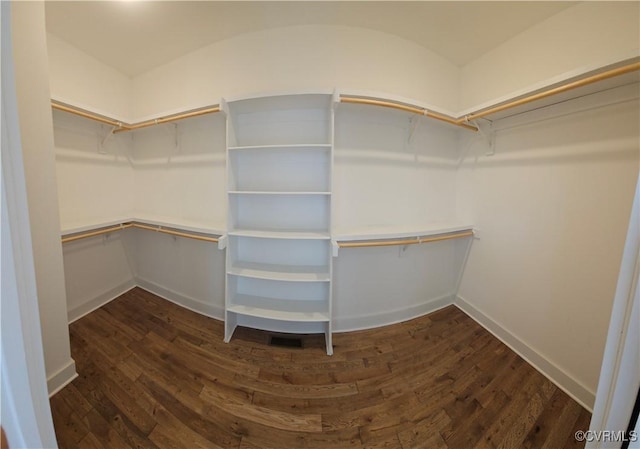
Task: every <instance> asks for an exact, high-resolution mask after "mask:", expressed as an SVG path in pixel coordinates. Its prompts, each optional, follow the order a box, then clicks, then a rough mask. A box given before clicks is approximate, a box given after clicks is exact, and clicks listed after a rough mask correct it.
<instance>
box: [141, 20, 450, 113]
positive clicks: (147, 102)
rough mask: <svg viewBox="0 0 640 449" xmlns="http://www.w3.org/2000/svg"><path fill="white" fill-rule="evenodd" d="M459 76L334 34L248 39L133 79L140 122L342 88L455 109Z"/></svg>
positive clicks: (347, 33)
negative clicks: (237, 99) (259, 95)
mask: <svg viewBox="0 0 640 449" xmlns="http://www.w3.org/2000/svg"><path fill="white" fill-rule="evenodd" d="M457 84H458V68H457V67H456V66H454V65H453V64H451V63H450V62H448V61H447V60H445V59H444V58H442V57H441V56H439V55H436V54H435V53H433V52H431V51H430V50H427V49H425V48H424V47H421V46H419V45H417V44H414V43H412V42H409V41H406V40H404V39H401V38H398V37H396V36H393V35H390V34H386V33H381V32H376V31H372V30H365V29H360V28H349V27H339V26H321V25H309V26H296V27H287V28H277V29H271V30H264V31H260V32H255V33H247V34H244V35H241V36H238V37H235V38H232V39H228V40H225V41H221V42H218V43H215V44H212V45H209V46H207V47H204V48H202V49H200V50H197V51H194V52H192V53H189V54H187V55H185V56H183V57H181V58H178V59H176V60H174V61H172V62H170V63H168V64H166V65H164V66H161V67H158V68H157V69H154V70H151V71H149V72H147V73H145V74H143V75H140V76H138V77H135V78H134V79H133V87H132V92H133V97H132V104H133V115H134V116H135V117H136V118H138V119H140V118H146V117H156V116H158V115H162V114H166V113H170V112H176V111H181V110H185V109H191V108H196V107H200V106H204V105H210V104H217V103H218V102H219V101H220V98H221V97H234V96H243V95H250V94H253V93H256V92H272V91H297V90H309V89H327V88H334V87H339V88H345V89H348V88H350V89H366V90H373V91H381V92H389V93H392V94H395V95H399V96H404V97H408V98H415V99H416V100H419V101H422V102H424V103H428V104H432V105H434V106H437V107H439V108H442V109H443V110H445V111H449V110H452V111H455V110H456V109H457V98H458V96H457Z"/></svg>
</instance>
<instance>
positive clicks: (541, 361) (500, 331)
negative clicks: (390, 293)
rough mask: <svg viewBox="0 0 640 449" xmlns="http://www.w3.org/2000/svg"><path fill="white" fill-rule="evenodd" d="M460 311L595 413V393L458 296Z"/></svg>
mask: <svg viewBox="0 0 640 449" xmlns="http://www.w3.org/2000/svg"><path fill="white" fill-rule="evenodd" d="M454 304H455V305H456V306H457V307H458V308H459V309H460V310H462V311H463V312H464V313H466V314H467V315H469V317H471V318H472V319H473V320H474V321H476V322H477V323H478V324H480V325H481V326H482V327H484V328H485V329H486V330H488V331H489V332H491V333H492V334H493V335H494V336H495V337H497V338H498V339H499V340H500V341H502V342H503V343H504V344H505V345H507V346H508V347H509V348H511V349H512V350H513V351H514V352H515V353H516V354H518V355H519V356H520V357H522V358H523V359H525V360H526V361H527V362H528V363H529V364H530V365H531V366H533V367H534V368H535V369H536V370H538V371H539V372H540V373H541V374H542V375H543V376H545V377H546V378H547V379H549V380H550V381H551V382H553V383H554V384H555V385H556V386H557V387H558V388H560V389H561V390H562V391H564V392H565V393H567V394H568V395H569V396H571V397H572V398H573V399H575V400H576V401H577V402H578V403H579V404H580V405H582V406H583V407H584V408H586V409H587V410H589V412H592V411H593V404H594V402H595V397H596V395H595V392H593V391H591V390H589V389H588V388H587V387H585V386H584V385H582V384H581V383H580V382H578V381H577V380H576V379H574V378H573V377H571V376H570V375H569V374H567V373H566V372H565V371H564V370H563V369H562V368H560V367H559V366H557V365H555V364H554V363H552V362H551V361H549V360H548V359H546V358H545V357H544V356H543V355H542V354H540V353H539V352H537V351H536V350H535V349H533V348H532V347H531V346H529V345H527V344H526V343H525V342H523V341H522V340H520V339H519V338H518V337H517V336H515V335H514V334H512V333H511V332H509V331H507V330H506V329H505V328H504V327H502V326H501V325H500V324H499V323H497V322H495V321H494V320H493V319H491V318H490V317H489V316H487V315H485V314H484V313H483V312H481V311H480V310H479V309H477V308H476V307H475V306H473V305H471V304H470V303H469V301H467V300H466V299H464V298H462V297H460V296H457V297H456V300H455V303H454Z"/></svg>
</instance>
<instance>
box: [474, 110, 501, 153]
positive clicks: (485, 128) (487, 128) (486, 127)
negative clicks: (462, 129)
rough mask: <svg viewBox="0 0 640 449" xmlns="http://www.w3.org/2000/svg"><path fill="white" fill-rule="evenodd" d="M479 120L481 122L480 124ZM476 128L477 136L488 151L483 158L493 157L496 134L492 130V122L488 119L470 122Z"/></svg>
mask: <svg viewBox="0 0 640 449" xmlns="http://www.w3.org/2000/svg"><path fill="white" fill-rule="evenodd" d="M479 120H482V122H480V121H479ZM469 123H472V124H473V125H474V126H475V127H476V128H478V134H480V136H481V137H482V138H483V139H484V142H485V143H486V144H487V148H488V151H487V152H486V153H485V154H484V155H485V156H494V155H495V154H496V139H495V138H496V132H495V130H494V129H493V122H492V121H491V120H488V119H476V120H472V121H471V122H469Z"/></svg>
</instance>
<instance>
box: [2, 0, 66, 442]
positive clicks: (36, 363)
mask: <svg viewBox="0 0 640 449" xmlns="http://www.w3.org/2000/svg"><path fill="white" fill-rule="evenodd" d="M0 21H1V23H2V25H0V36H1V37H0V46H1V47H2V49H1V50H0V59H1V62H0V69H1V75H0V83H1V85H2V88H1V89H0V92H1V94H0V116H1V118H0V124H1V131H0V140H1V144H0V148H1V151H2V170H0V198H1V199H0V203H1V204H0V207H1V210H2V211H1V213H0V215H1V217H0V220H1V221H0V239H1V242H0V247H1V248H2V251H0V257H1V262H0V264H1V265H2V270H1V281H0V289H1V290H0V303H1V304H0V308H1V309H2V314H0V332H1V338H0V345H1V350H0V370H1V375H0V384H1V386H0V394H1V395H2V396H1V397H2V401H1V405H0V406H1V411H0V414H1V416H2V431H3V435H2V436H3V440H4V436H5V435H6V438H7V441H8V444H9V445H11V447H54V446H55V445H56V437H55V432H54V429H53V421H52V419H51V409H50V407H49V397H48V392H47V381H46V374H45V366H44V354H43V345H42V332H41V330H40V313H39V309H38V295H37V288H36V275H35V269H34V263H33V252H32V242H31V226H30V224H29V211H28V208H27V189H26V181H25V175H24V163H23V158H22V144H21V139H20V125H19V122H18V106H17V100H16V90H15V78H14V68H13V48H12V38H11V3H9V2H3V3H1V4H0ZM3 443H4V441H3Z"/></svg>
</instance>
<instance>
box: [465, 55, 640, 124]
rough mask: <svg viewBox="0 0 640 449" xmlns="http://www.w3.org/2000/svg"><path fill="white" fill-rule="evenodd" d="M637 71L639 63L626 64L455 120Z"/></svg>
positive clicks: (469, 118) (480, 115)
mask: <svg viewBox="0 0 640 449" xmlns="http://www.w3.org/2000/svg"><path fill="white" fill-rule="evenodd" d="M637 70H640V62H634V63H632V64H628V65H625V66H622V67H618V68H615V69H611V70H607V71H606V72H602V73H598V74H596V75H591V76H588V77H586V78H582V79H579V80H576V81H572V82H570V83H567V84H563V85H561V86H558V87H554V88H552V89H548V90H545V91H542V92H538V93H536V94H532V95H528V96H526V97H523V98H519V99H517V100H513V101H510V102H508V103H504V104H501V105H498V106H494V107H491V108H489V109H485V110H484V111H479V112H473V113H471V114H468V115H465V116H464V117H460V118H459V119H457V120H456V122H457V123H459V124H460V123H464V122H468V121H470V120H475V119H478V118H482V117H486V116H487V115H491V114H495V113H496V112H502V111H504V110H506V109H511V108H515V107H516V106H521V105H523V104H527V103H531V102H532V101H536V100H541V99H543V98H547V97H550V96H552V95H557V94H560V93H563V92H567V91H569V90H572V89H576V88H578V87H583V86H587V85H589V84H593V83H597V82H598V81H603V80H606V79H609V78H613V77H616V76H620V75H624V74H626V73H631V72H635V71H637Z"/></svg>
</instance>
